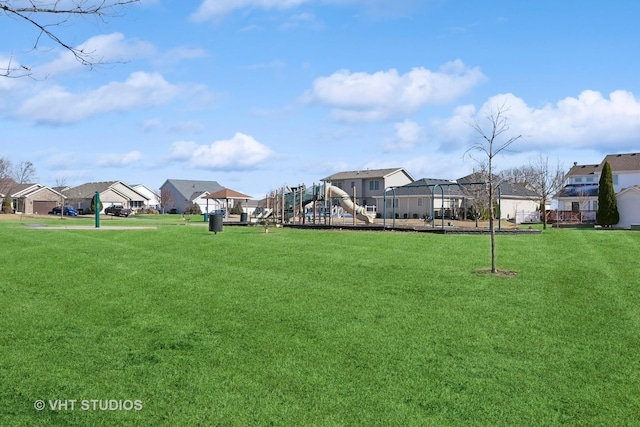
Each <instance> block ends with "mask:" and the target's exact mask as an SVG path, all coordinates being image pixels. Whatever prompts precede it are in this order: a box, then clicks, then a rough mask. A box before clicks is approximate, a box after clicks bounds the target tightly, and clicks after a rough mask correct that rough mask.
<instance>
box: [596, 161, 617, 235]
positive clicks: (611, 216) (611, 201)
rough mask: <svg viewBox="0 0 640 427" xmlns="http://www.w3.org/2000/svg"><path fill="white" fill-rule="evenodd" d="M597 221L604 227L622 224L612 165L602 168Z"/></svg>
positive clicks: (607, 163) (606, 163) (607, 164)
mask: <svg viewBox="0 0 640 427" xmlns="http://www.w3.org/2000/svg"><path fill="white" fill-rule="evenodd" d="M596 221H597V222H598V224H600V225H601V226H603V227H611V226H612V225H616V224H617V223H618V222H620V213H619V212H618V202H617V201H616V192H615V190H614V188H613V174H612V172H611V165H609V162H605V163H604V166H603V167H602V175H601V176H600V182H599V183H598V211H597V212H596Z"/></svg>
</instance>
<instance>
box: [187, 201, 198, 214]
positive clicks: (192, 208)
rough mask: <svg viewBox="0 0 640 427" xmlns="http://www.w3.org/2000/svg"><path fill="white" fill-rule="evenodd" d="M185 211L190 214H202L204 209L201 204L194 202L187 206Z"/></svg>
mask: <svg viewBox="0 0 640 427" xmlns="http://www.w3.org/2000/svg"><path fill="white" fill-rule="evenodd" d="M184 213H185V214H188V215H200V214H201V213H202V210H201V209H200V205H198V204H196V203H194V204H192V205H191V206H189V207H188V208H186V209H185V210H184Z"/></svg>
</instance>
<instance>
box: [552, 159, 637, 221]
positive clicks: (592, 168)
mask: <svg viewBox="0 0 640 427" xmlns="http://www.w3.org/2000/svg"><path fill="white" fill-rule="evenodd" d="M605 162H609V165H611V171H612V174H613V189H614V191H615V192H616V193H620V192H621V191H623V190H624V189H625V188H629V187H633V186H635V185H640V153H625V154H608V155H606V156H605V157H604V158H603V159H602V161H601V162H600V163H599V164H597V165H579V164H577V163H574V164H573V166H572V167H571V168H570V169H569V172H567V176H566V181H565V186H564V187H563V188H562V189H561V190H560V191H559V192H558V193H557V194H555V195H554V196H553V198H554V199H556V200H557V202H558V209H559V210H561V211H571V210H573V211H575V210H576V208H577V209H579V211H580V212H583V211H589V213H590V214H591V216H593V218H594V219H595V211H596V210H597V209H598V186H599V181H600V174H601V173H602V168H603V167H604V164H605Z"/></svg>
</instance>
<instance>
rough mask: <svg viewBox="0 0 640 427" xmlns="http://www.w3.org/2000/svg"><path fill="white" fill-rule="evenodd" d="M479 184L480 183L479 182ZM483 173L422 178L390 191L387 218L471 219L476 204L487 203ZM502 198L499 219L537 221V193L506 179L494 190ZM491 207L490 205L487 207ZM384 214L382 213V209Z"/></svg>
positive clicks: (517, 222)
mask: <svg viewBox="0 0 640 427" xmlns="http://www.w3.org/2000/svg"><path fill="white" fill-rule="evenodd" d="M476 183H477V184H476ZM480 183H483V179H482V176H481V175H479V174H471V175H468V176H465V177H462V178H459V179H457V180H445V179H434V178H422V179H420V180H418V181H415V182H412V183H409V184H406V185H404V186H402V187H398V188H395V189H393V190H391V191H387V194H386V198H385V202H386V209H385V210H384V214H386V218H392V217H393V215H394V214H395V215H396V216H397V217H398V218H422V217H423V216H425V215H426V216H432V215H433V216H434V217H435V218H443V217H444V218H452V219H453V218H456V219H464V218H467V219H470V218H471V212H470V210H471V208H472V207H473V206H474V205H478V204H480V205H487V201H486V200H485V199H486V198H487V194H486V187H485V185H484V184H480ZM495 197H496V202H498V199H499V201H500V218H501V219H507V220H513V221H514V222H515V223H516V224H520V223H522V222H538V221H539V218H540V212H539V211H538V201H537V199H536V194H535V193H534V192H532V191H530V190H529V189H527V188H525V187H524V186H522V185H518V184H513V183H509V182H503V183H501V184H499V185H498V187H497V188H496V192H495ZM486 207H488V206H486ZM381 213H383V212H381Z"/></svg>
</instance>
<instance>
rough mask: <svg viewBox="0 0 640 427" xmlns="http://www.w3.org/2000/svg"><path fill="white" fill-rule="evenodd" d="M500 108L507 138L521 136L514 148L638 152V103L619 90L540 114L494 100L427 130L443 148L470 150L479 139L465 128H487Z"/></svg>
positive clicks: (519, 103) (514, 101) (520, 103)
mask: <svg viewBox="0 0 640 427" xmlns="http://www.w3.org/2000/svg"><path fill="white" fill-rule="evenodd" d="M501 106H504V108H505V109H506V111H505V112H504V116H505V117H507V118H508V120H509V123H510V127H509V131H508V136H509V137H510V136H517V135H523V136H524V141H523V142H518V143H517V145H519V146H523V145H526V149H532V148H538V149H539V148H557V147H558V146H562V147H565V148H570V147H572V148H595V147H601V148H602V149H603V150H604V151H606V150H607V148H606V145H607V144H616V147H618V150H620V149H624V148H625V147H629V148H634V147H637V146H638V135H640V99H638V98H636V97H635V96H634V95H633V93H631V92H628V91H623V90H618V91H614V92H612V93H610V94H609V97H608V98H607V97H605V96H603V95H602V94H601V93H600V92H596V91H592V90H585V91H583V92H582V93H580V94H579V95H578V96H577V97H567V98H565V99H562V100H560V101H558V102H557V103H556V104H555V105H552V104H548V105H545V106H543V107H541V108H534V107H530V106H528V105H527V104H526V102H525V101H524V100H522V99H521V98H518V97H517V96H515V95H513V94H510V93H509V94H502V95H496V96H494V97H492V98H490V99H489V100H487V102H485V104H484V105H483V106H482V107H481V108H480V109H479V110H478V111H477V113H476V110H475V108H474V107H473V106H463V107H459V108H457V109H456V110H455V112H454V114H453V116H451V117H450V118H448V119H444V120H434V121H433V122H432V123H431V124H430V126H429V128H430V129H432V130H433V132H434V133H433V137H434V138H435V139H436V140H437V141H439V143H440V144H441V147H442V146H446V145H451V146H453V147H460V146H461V145H462V144H467V145H468V144H469V142H470V141H472V138H474V137H477V136H478V135H477V134H475V135H474V131H473V130H472V129H471V126H470V125H469V123H472V122H475V120H478V123H479V124H481V125H485V124H486V125H488V124H489V122H488V120H487V119H486V116H487V115H488V114H489V113H490V112H491V111H494V112H495V111H496V110H497V109H498V108H499V107H501ZM505 136H507V135H505ZM514 149H517V148H516V147H514Z"/></svg>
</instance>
